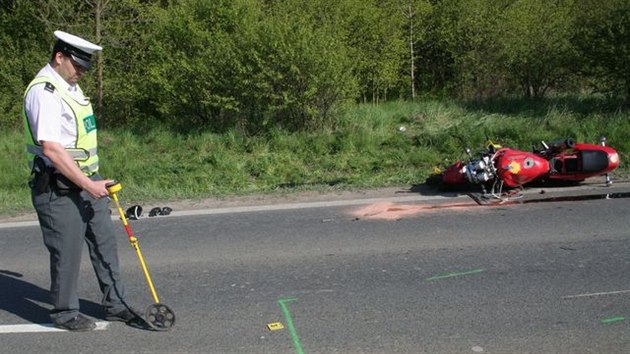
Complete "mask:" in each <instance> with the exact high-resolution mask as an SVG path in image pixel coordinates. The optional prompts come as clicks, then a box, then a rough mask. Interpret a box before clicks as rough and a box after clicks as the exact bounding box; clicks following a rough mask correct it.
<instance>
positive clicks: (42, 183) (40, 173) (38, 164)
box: [29, 156, 52, 194]
mask: <svg viewBox="0 0 630 354" xmlns="http://www.w3.org/2000/svg"><path fill="white" fill-rule="evenodd" d="M31 174H33V175H34V176H33V179H32V180H31V181H30V182H29V185H30V186H31V187H32V188H33V189H35V191H36V192H37V193H39V194H41V193H46V192H49V191H50V182H51V181H50V179H51V175H52V167H51V166H48V165H47V164H46V161H44V159H42V158H41V157H39V156H37V157H35V159H34V160H33V171H32V172H31Z"/></svg>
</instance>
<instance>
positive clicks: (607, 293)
mask: <svg viewBox="0 0 630 354" xmlns="http://www.w3.org/2000/svg"><path fill="white" fill-rule="evenodd" d="M625 293H630V290H619V291H608V292H603V293H590V294H579V295H569V296H565V297H563V299H575V298H579V297H595V296H602V295H617V294H625Z"/></svg>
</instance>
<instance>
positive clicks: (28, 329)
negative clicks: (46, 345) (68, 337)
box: [0, 321, 109, 334]
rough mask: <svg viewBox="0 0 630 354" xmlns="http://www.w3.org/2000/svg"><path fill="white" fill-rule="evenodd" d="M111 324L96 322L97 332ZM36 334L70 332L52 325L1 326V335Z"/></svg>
mask: <svg viewBox="0 0 630 354" xmlns="http://www.w3.org/2000/svg"><path fill="white" fill-rule="evenodd" d="M108 325H109V322H105V321H103V322H96V328H95V329H94V330H95V331H102V330H105V329H107V326H108ZM36 332H68V331H66V330H65V329H59V328H56V327H54V326H53V325H52V323H42V324H21V325H4V326H0V334H2V333H36Z"/></svg>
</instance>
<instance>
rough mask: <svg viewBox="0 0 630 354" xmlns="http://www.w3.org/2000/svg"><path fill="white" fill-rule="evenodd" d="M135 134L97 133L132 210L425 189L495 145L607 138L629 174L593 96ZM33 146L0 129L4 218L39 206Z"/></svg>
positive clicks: (621, 140)
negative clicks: (254, 129) (308, 127)
mask: <svg viewBox="0 0 630 354" xmlns="http://www.w3.org/2000/svg"><path fill="white" fill-rule="evenodd" d="M401 126H404V127H405V129H406V130H405V131H404V132H400V131H399V129H398V128H399V127H401ZM132 131H133V130H131V129H112V130H100V131H99V142H100V145H99V154H100V156H101V173H102V174H103V175H104V176H105V177H108V178H116V179H118V180H120V181H121V182H122V183H123V185H124V190H123V192H124V199H125V201H126V202H127V203H136V202H137V203H140V202H151V201H165V200H176V199H199V198H205V197H219V196H221V197H225V196H235V195H244V194H252V193H276V192H283V193H286V192H291V191H295V190H331V189H337V190H339V189H355V188H370V187H384V186H394V185H413V184H419V183H423V181H424V180H425V178H426V177H427V176H428V175H429V174H430V173H431V172H432V170H433V168H434V167H436V166H444V165H445V164H448V163H449V162H451V161H454V160H457V159H461V158H463V148H464V147H471V148H473V149H476V148H481V147H482V145H483V142H484V141H485V140H486V138H490V139H492V140H494V141H495V142H497V143H500V144H502V145H505V146H510V147H515V148H521V149H526V150H529V149H531V146H532V144H537V143H538V142H539V141H540V140H547V141H549V140H555V139H558V138H566V137H572V138H574V139H576V140H577V141H584V142H598V140H599V137H600V136H602V135H604V136H607V137H608V141H609V144H610V145H611V146H613V147H615V148H616V149H617V150H618V151H619V153H620V156H621V161H622V162H621V163H622V165H621V170H622V171H626V170H628V163H627V159H628V152H629V151H630V139H628V137H629V136H630V113H628V112H624V111H618V110H616V109H615V106H614V105H611V104H610V103H609V102H607V101H604V100H597V99H592V98H589V99H579V98H558V99H554V100H547V101H526V100H520V99H514V100H496V101H487V102H472V103H467V102H457V101H449V100H442V101H438V100H429V99H427V100H422V101H418V102H402V101H401V102H389V103H386V104H382V105H378V106H374V105H358V106H355V107H351V108H348V109H346V110H345V111H344V112H343V113H342V115H341V116H340V117H339V119H338V120H337V124H336V126H335V128H329V129H327V130H326V131H323V132H319V133H306V132H302V133H288V132H285V131H280V130H272V131H270V132H268V133H266V134H264V135H260V136H254V137H246V136H244V135H242V134H241V133H239V132H238V131H230V132H228V133H226V134H223V135H218V134H214V133H211V132H207V131H203V130H199V131H198V132H196V133H195V134H180V133H177V132H173V131H168V130H166V129H164V128H161V127H159V126H158V127H154V128H151V129H149V130H146V131H144V132H142V133H138V132H135V133H134V132H132ZM23 150H24V142H23V137H22V132H21V131H20V132H15V131H4V132H0V152H1V154H0V169H1V170H2V174H0V195H1V198H0V214H1V215H11V214H17V213H20V212H24V211H28V210H31V208H32V207H31V205H30V196H29V191H28V188H27V184H26V182H27V180H28V177H29V171H28V169H27V167H26V157H25V154H24V152H23Z"/></svg>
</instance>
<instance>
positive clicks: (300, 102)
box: [0, 0, 630, 135]
mask: <svg viewBox="0 0 630 354" xmlns="http://www.w3.org/2000/svg"><path fill="white" fill-rule="evenodd" d="M628 4H629V3H628V2H627V1H624V0H611V1H607V2H604V3H601V4H600V2H598V1H595V0H554V1H543V0H527V1H525V0H487V1H476V0H460V1H453V0H442V1H435V0H368V1H365V0H335V1H333V0H311V1H308V0H277V1H267V0H233V1H228V0H217V1H194V0H170V1H166V0H117V1H111V0H84V1H73V0H42V1H39V2H32V1H28V0H14V1H5V2H2V5H1V6H0V29H2V31H0V53H1V54H3V57H4V58H5V60H3V61H2V62H1V63H0V78H1V79H2V80H1V81H0V124H2V127H11V128H17V127H19V125H20V124H21V123H20V119H19V116H20V110H21V100H22V95H23V90H24V88H25V87H26V85H27V84H28V82H29V81H30V80H31V79H32V76H33V74H34V73H35V72H36V71H37V70H38V69H39V68H41V67H42V66H43V65H44V64H45V63H46V61H47V60H48V57H49V55H50V48H51V46H52V41H53V37H52V32H53V31H54V30H56V29H61V30H66V31H69V32H72V33H76V34H79V35H82V36H83V37H85V38H87V39H89V40H92V41H95V42H98V43H99V44H101V45H102V46H103V47H104V51H103V52H102V53H99V54H97V55H96V58H95V62H96V65H95V68H94V70H92V71H91V72H90V73H89V74H88V75H87V76H86V77H84V78H83V79H82V82H81V85H82V87H83V89H84V91H85V92H87V93H88V94H89V95H91V96H92V99H93V102H95V108H96V110H97V115H98V116H99V124H100V126H101V128H103V127H127V128H130V129H135V130H137V131H142V130H144V129H147V128H148V127H150V126H151V125H153V124H160V125H164V126H168V127H169V128H170V129H174V130H176V131H179V132H195V131H198V130H208V131H211V132H215V133H223V132H230V131H232V130H236V131H239V132H242V133H244V134H246V135H256V134H262V135H264V134H266V133H268V132H270V131H272V130H274V129H287V130H290V131H307V132H314V131H323V130H326V129H332V128H334V127H335V125H337V124H340V117H339V115H338V112H339V109H340V108H342V107H343V106H344V105H345V104H347V103H349V102H353V101H354V102H364V103H367V102H370V103H373V104H382V103H384V102H387V101H388V100H392V99H398V98H409V97H415V96H416V94H415V93H416V91H418V92H419V96H431V95H433V96H435V95H438V96H442V97H445V98H466V99H470V98H476V99H488V98H496V97H509V96H512V95H514V94H519V95H522V96H524V97H531V98H536V99H542V98H545V97H549V96H553V95H563V94H572V93H576V92H578V93H579V92H590V90H593V91H594V92H598V91H599V92H605V93H607V94H609V95H610V96H611V97H614V96H621V97H624V98H626V99H627V98H628V97H630V64H629V62H628V60H627V58H628V57H629V56H630V52H629V50H628V42H629V39H630V38H628V28H630V27H629V26H630V22H629V21H630V15H628V14H630V5H628ZM410 89H411V90H410ZM410 91H411V93H410Z"/></svg>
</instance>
